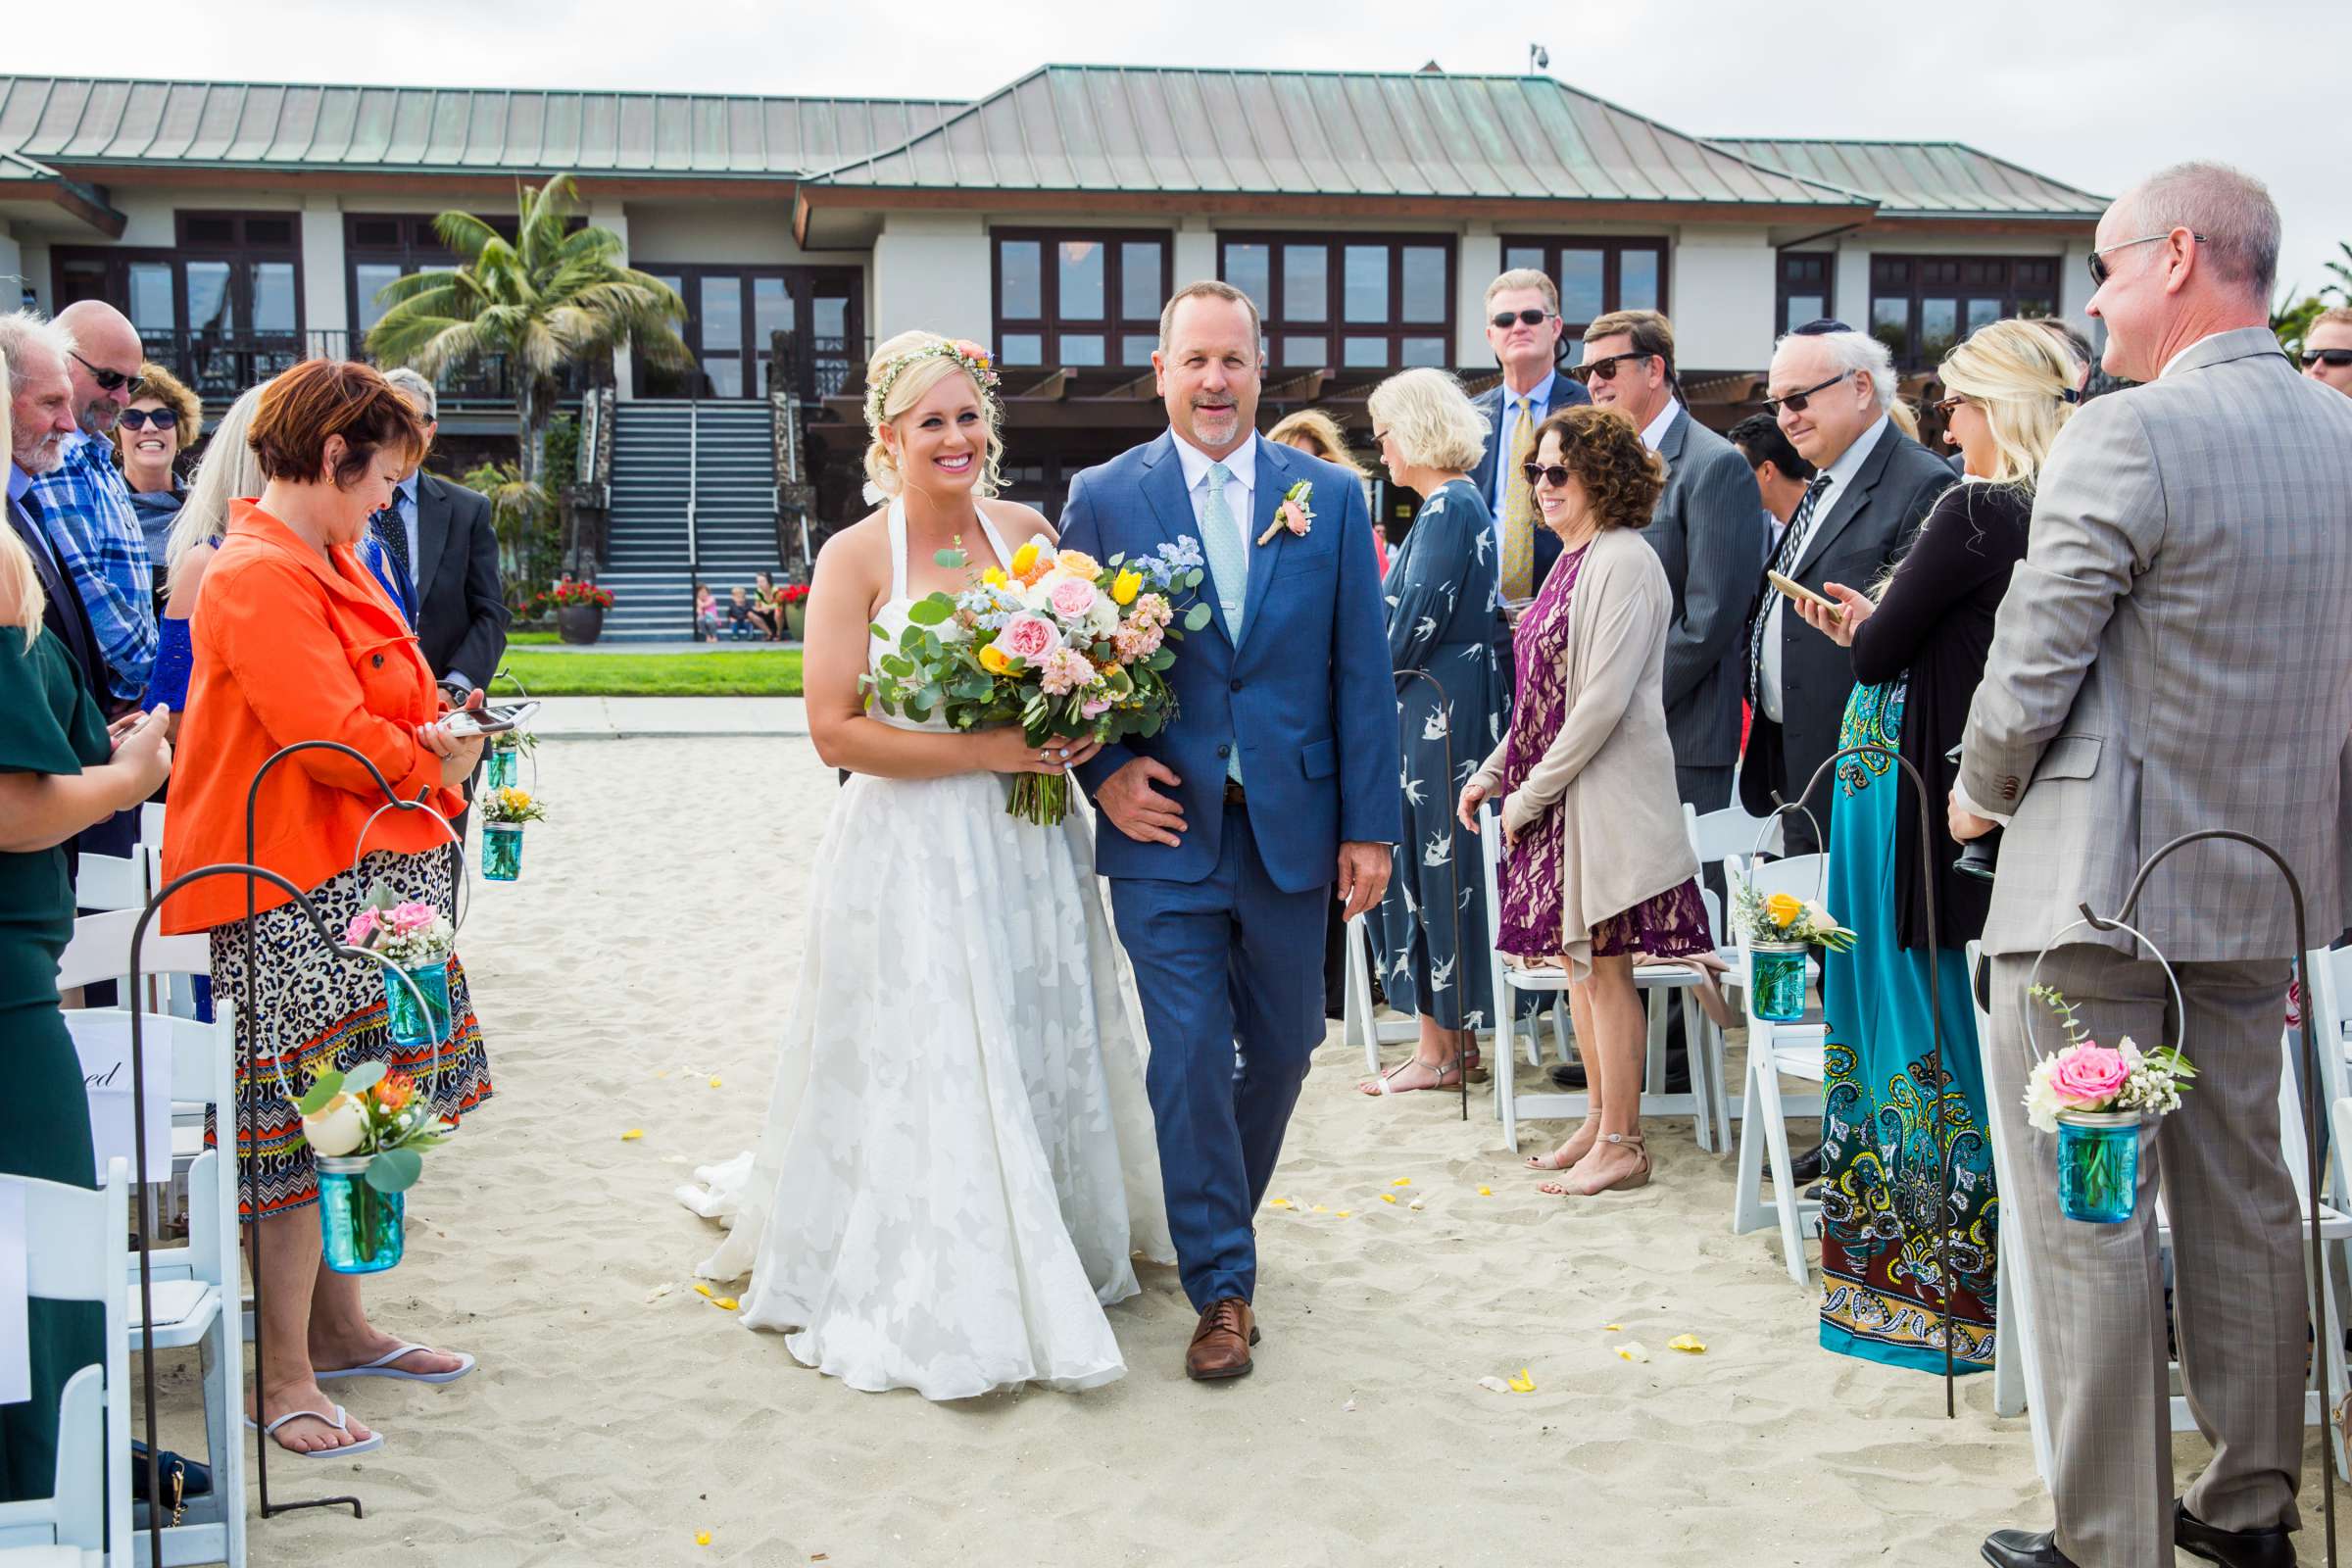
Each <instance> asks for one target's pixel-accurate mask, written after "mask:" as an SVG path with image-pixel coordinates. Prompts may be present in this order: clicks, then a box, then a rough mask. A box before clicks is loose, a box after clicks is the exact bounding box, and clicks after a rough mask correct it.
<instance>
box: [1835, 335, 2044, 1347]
mask: <svg viewBox="0 0 2352 1568" xmlns="http://www.w3.org/2000/svg"><path fill="white" fill-rule="evenodd" d="M2077 369H2078V367H2077V366H2076V365H2075V364H2074V363H2073V361H2072V359H2071V357H2070V356H2069V355H2068V353H2067V351H2066V350H2065V348H2064V347H2063V346H2062V344H2061V343H2060V340H2059V339H2058V338H2057V337H2056V336H2055V335H2053V334H2052V333H2050V332H2049V331H2048V330H2047V329H2046V328H2043V327H2039V326H2034V325H2031V324H2029V323H2026V322H2023V321H1999V322H1995V323H1993V324H1992V325H1989V326H1986V327H1985V328H1982V329H1981V330H1979V331H1978V332H1977V333H1976V334H1975V335H1974V336H1972V337H1971V338H1970V339H1969V340H1968V341H1967V342H1965V343H1963V344H1961V345H1960V346H1959V347H1958V348H1955V349H1954V350H1953V351H1952V352H1951V354H1950V355H1948V356H1947V357H1946V358H1945V360H1944V362H1943V365H1942V367H1941V368H1940V370H1939V372H1938V373H1939V375H1940V377H1941V379H1942V381H1943V384H1944V387H1945V390H1946V391H1947V392H1948V393H1950V394H1951V395H1950V396H1949V397H1948V398H1947V399H1946V400H1945V401H1944V403H1943V404H1942V405H1940V407H1941V409H1942V412H1943V413H1944V415H1945V416H1946V418H1947V420H1948V423H1949V429H1950V432H1951V439H1953V440H1954V442H1955V444H1957V445H1958V446H1959V447H1960V449H1961V453H1962V456H1963V458H1964V459H1965V461H1966V465H1967V476H1966V478H1965V479H1964V480H1963V481H1962V482H1961V483H1960V484H1957V485H1955V486H1953V487H1952V488H1951V489H1950V490H1948V491H1946V492H1945V493H1944V494H1943V495H1942V496H1941V497H1940V498H1939V499H1938V500H1937V501H1936V505H1935V507H1934V508H1933V509H1932V510H1931V511H1930V512H1929V514H1928V516H1927V520H1926V521H1924V522H1923V523H1921V524H1920V530H1919V534H1918V536H1917V538H1916V539H1915V540H1914V541H1913V543H1912V545H1911V548H1910V550H1909V552H1908V553H1907V554H1905V556H1904V557H1903V559H1902V561H1901V563H1900V564H1897V565H1896V567H1895V569H1894V572H1893V573H1892V575H1891V576H1890V577H1889V578H1888V579H1887V581H1886V582H1885V583H1884V584H1883V585H1880V588H1879V593H1878V597H1877V598H1876V599H1875V600H1874V599H1873V598H1872V597H1871V596H1870V595H1869V594H1866V593H1863V592H1861V591H1860V590H1859V589H1857V588H1856V587H1855V586H1854V585H1851V584H1838V583H1832V584H1830V585H1829V589H1828V591H1829V593H1830V594H1831V596H1832V597H1833V598H1835V599H1837V600H1838V603H1839V604H1840V606H1841V607H1842V613H1841V614H1840V615H1839V617H1838V619H1837V620H1835V621H1833V620H1832V619H1831V618H1830V617H1829V615H1828V614H1826V613H1823V612H1821V611H1818V610H1808V611H1807V612H1805V618H1806V620H1807V621H1809V622H1810V623H1811V624H1813V625H1814V626H1815V628H1816V629H1818V630H1820V631H1822V632H1824V633H1825V634H1827V635H1828V636H1830V637H1832V638H1834V639H1836V640H1837V641H1838V642H1839V643H1841V644H1843V645H1845V646H1846V647H1848V648H1850V649H1852V650H1853V656H1854V674H1855V678H1856V680H1857V681H1858V682H1859V684H1857V685H1856V686H1855V688H1854V692H1853V696H1852V697H1851V698H1850V699H1849V700H1848V701H1847V704H1846V710H1845V724H1844V727H1843V729H1842V731H1841V732H1840V734H1839V737H1838V744H1839V745H1840V746H1841V747H1846V746H1861V745H1877V746H1884V747H1887V748H1888V749H1890V750H1893V751H1895V752H1896V753H1898V754H1899V755H1900V756H1901V757H1902V758H1903V760H1905V761H1908V762H1909V763H1910V764H1911V765H1912V766H1913V767H1915V768H1917V769H1918V770H1919V773H1920V776H1921V777H1922V778H1924V779H1925V780H1926V781H1927V783H1928V787H1929V789H1930V790H1931V791H1932V792H1933V799H1932V800H1931V801H1929V802H1928V803H1927V806H1928V811H1927V819H1928V827H1929V840H1930V848H1929V852H1928V853H1929V859H1928V862H1927V863H1926V864H1924V865H1923V864H1922V863H1920V849H1919V809H1920V804H1921V803H1920V802H1919V801H1918V800H1917V798H1916V792H1915V791H1914V790H1913V789H1912V787H1911V786H1910V784H1909V782H1908V779H1907V777H1906V776H1905V775H1904V774H1903V773H1902V771H1901V770H1900V769H1899V768H1897V767H1896V766H1895V763H1894V761H1893V760H1892V759H1890V758H1887V757H1885V756H1875V755H1867V754H1866V755H1863V756H1857V757H1848V758H1846V759H1844V760H1841V761H1840V762H1839V763H1838V779H1837V794H1836V796H1835V798H1834V800H1833V802H1832V807H1831V817H1830V882H1829V889H1828V897H1827V901H1826V902H1827V903H1828V905H1829V907H1830V910H1831V912H1832V913H1834V914H1836V915H1837V916H1838V917H1839V918H1840V919H1841V920H1842V921H1843V922H1844V923H1845V924H1847V925H1849V926H1851V927H1853V928H1854V930H1855V932H1856V933H1857V940H1856V941H1855V943H1854V947H1853V951H1852V952H1851V953H1847V954H1831V955H1829V956H1827V958H1826V960H1825V962H1824V964H1823V969H1822V997H1823V1002H1824V1010H1825V1013H1826V1016H1827V1019H1828V1023H1829V1037H1828V1042H1827V1052H1828V1075H1827V1078H1826V1080H1825V1091H1826V1094H1825V1099H1824V1107H1825V1108H1824V1113H1823V1119H1822V1173H1823V1178H1824V1180H1823V1188H1822V1248H1821V1252H1822V1278H1823V1299H1822V1308H1821V1343H1822V1345H1823V1347H1824V1348H1828V1349H1832V1350H1837V1351H1839V1352H1840V1353H1843V1354H1847V1355H1854V1356H1859V1357H1861V1358H1863V1359H1865V1360H1871V1361H1878V1362H1882V1363H1884V1364H1887V1365H1890V1366H1902V1367H1913V1368H1917V1369H1920V1370H1925V1371H1941V1370H1942V1368H1943V1359H1944V1353H1943V1352H1944V1342H1945V1339H1946V1336H1947V1333H1948V1336H1949V1339H1950V1341H1951V1354H1952V1364H1953V1366H1954V1368H1955V1369H1956V1370H1959V1371H1962V1372H1978V1371H1983V1370H1985V1368H1987V1367H1989V1366H1991V1365H1992V1348H1993V1321H1994V1311H1995V1293H1994V1278H1993V1260H1994V1234H1995V1231H1996V1229H1997V1226H1998V1222H1999V1215H1998V1202H1997V1200H1996V1196H1995V1194H1994V1192H1993V1185H1992V1150H1991V1145H1990V1143H1989V1142H1988V1139H1987V1134H1986V1132H1985V1083H1984V1078H1983V1075H1982V1073H1981V1071H1980V1067H1979V1062H1978V1057H1977V1050H1976V1033H1975V1030H1976V1018H1975V1009H1974V1005H1973V1002H1972V999H1971V998H1970V995H1969V981H1968V971H1967V963H1966V959H1965V956H1964V954H1963V949H1964V948H1965V947H1966V946H1967V944H1968V943H1970V942H1972V941H1974V940H1975V939H1976V938H1977V937H1978V936H1979V935H1981V934H1982V933H1983V930H1984V924H1985V895H1986V891H1987V885H1986V884H1985V883H1983V882H1980V881H1976V880H1974V879H1971V878H1969V877H1967V876H1965V875H1963V874H1961V873H1958V872H1956V871H1954V870H1953V869H1952V865H1953V862H1954V860H1956V859H1957V858H1958V857H1959V853H1960V852H1959V846H1958V845H1956V844H1954V843H1953V842H1952V839H1951V836H1950V834H1949V832H1948V830H1947V829H1946V826H1945V821H1944V811H1943V799H1944V795H1945V793H1946V792H1947V791H1948V790H1949V788H1950V786H1951V781H1952V776H1953V774H1954V773H1955V772H1956V771H1957V769H1956V767H1955V766H1954V764H1952V763H1950V762H1948V761H1946V760H1944V754H1945V753H1946V752H1947V751H1949V750H1950V749H1951V748H1952V747H1953V746H1955V745H1956V744H1957V743H1958V741H1959V739H1960V736H1961V734H1962V732H1963V730H1964V729H1965V728H1966V726H1967V722H1968V708H1969V701H1970V699H1971V697H1972V696H1973V694H1974V693H1975V691H1976V688H1977V685H1978V683H1979V682H1980V681H1981V680H1982V679H1983V678H1984V673H1985V655H1986V653H1987V652H1988V650H1989V649H1990V647H1991V644H1992V628H1993V620H1994V616H1995V614H1996V613H1997V612H1998V611H1999V609H2000V603H2001V598H2002V595H2003V594H2004V593H2005V592H2006V591H2007V589H2008V585H2009V576H2010V572H2011V570H2012V569H2013V568H2014V567H2015V566H2016V564H2017V563H2018V562H2019V561H2021V560H2023V559H2024V557H2025V553H2026V528H2027V523H2028V521H2029V519H2030V518H2031V516H2032V512H2033V496H2034V476H2035V475H2036V474H2037V473H2038V472H2039V470H2040V466H2041V460H2042V458H2043V456H2044V455H2045V454H2046V453H2047V452H2048V450H2049V444H2050V441H2051V439H2052V438H2053V437H2055V436H2056V434H2057V432H2058V429H2059V427H2060V426H2061V425H2062V424H2063V423H2064V422H2065V419H2066V417H2067V416H2068V415H2069V414H2070V413H2071V412H2072V411H2073V406H2074V405H2073V396H2074V385H2075V375H2076V371H2077ZM1931 907H1932V908H1933V911H1934V914H1935V932H1934V940H1933V941H1932V942H1931V940H1930V933H1929V930H1928V924H1929V921H1928V914H1929V911H1930V909H1931ZM1931 1006H1933V1007H1935V1008H1936V1013H1935V1014H1931V1013H1930V1011H1929V1009H1930V1007H1931ZM1937 1016H1939V1017H1940V1018H1941V1021H1942V1026H1943V1055H1942V1061H1941V1063H1940V1064H1938V1063H1937V1062H1936V1059H1935V1054H1934V1052H1933V1044H1934V1030H1933V1023H1932V1018H1934V1017H1937ZM1938 1065H1940V1071H1938ZM1947 1162H1948V1164H1949V1166H1950V1184H1949V1196H1948V1198H1947V1197H1946V1194H1945V1184H1944V1166H1945V1164H1946V1163H1947Z"/></svg>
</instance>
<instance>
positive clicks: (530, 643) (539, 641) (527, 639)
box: [507, 629, 564, 648]
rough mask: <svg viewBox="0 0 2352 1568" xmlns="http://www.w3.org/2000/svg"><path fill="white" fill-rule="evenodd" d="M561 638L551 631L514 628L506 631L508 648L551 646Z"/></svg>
mask: <svg viewBox="0 0 2352 1568" xmlns="http://www.w3.org/2000/svg"><path fill="white" fill-rule="evenodd" d="M563 640H564V639H563V638H561V637H559V636H557V635H556V634H555V633H554V632H552V631H527V630H522V629H516V630H513V631H510V632H508V633H507V646H508V647H509V648H552V647H554V646H555V645H556V644H557V643H560V642H562V641H563Z"/></svg>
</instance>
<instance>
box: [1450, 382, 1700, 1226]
mask: <svg viewBox="0 0 2352 1568" xmlns="http://www.w3.org/2000/svg"><path fill="white" fill-rule="evenodd" d="M1528 479H1529V483H1530V485H1531V486H1532V487H1533V489H1534V491H1535V496H1536V505H1537V506H1538V508H1539V509H1540V510H1541V513H1542V515H1543V519H1544V526H1545V527H1547V528H1549V529H1551V530H1552V532H1554V533H1556V534H1558V535H1559V537H1560V544H1561V555H1560V560H1559V563H1558V564H1556V565H1554V566H1553V567H1552V569H1551V573H1550V575H1549V576H1548V577H1546V578H1545V579H1544V590H1543V592H1542V593H1540V594H1538V595H1537V596H1536V601H1535V603H1534V604H1533V605H1531V606H1529V607H1528V611H1527V613H1526V614H1525V615H1523V616H1522V617H1521V618H1520V621H1519V625H1518V629H1517V631H1516V632H1515V633H1514V635H1513V639H1512V642H1513V650H1512V651H1513V658H1514V661H1515V662H1516V663H1517V666H1518V689H1517V695H1516V697H1515V699H1514V702H1513V706H1512V711H1511V728H1510V733H1509V734H1508V735H1506V736H1505V737H1504V738H1503V741H1502V744H1501V745H1499V746H1497V747H1496V748H1495V752H1494V755H1493V756H1491V757H1489V758H1488V759H1487V760H1486V763H1485V765H1484V766H1482V767H1481V768H1480V769H1479V770H1478V772H1477V773H1476V774H1475V775H1473V776H1472V778H1471V780H1470V782H1469V783H1468V784H1467V785H1465V786H1464V787H1463V789H1462V795H1461V802H1460V808H1459V809H1460V813H1461V816H1462V819H1463V820H1464V821H1465V822H1475V821H1476V820H1477V812H1478V810H1479V808H1480V805H1481V803H1483V802H1485V801H1486V800H1488V799H1489V798H1490V797H1493V796H1497V795H1499V796H1500V797H1501V799H1502V832H1503V838H1504V840H1505V842H1506V843H1507V844H1508V845H1509V849H1508V850H1507V852H1506V853H1505V855H1504V858H1503V864H1502V874H1501V887H1500V893H1501V907H1500V909H1498V910H1497V911H1496V917H1495V929H1496V933H1497V936H1496V946H1498V947H1500V948H1501V949H1502V950H1503V951H1504V952H1505V953H1507V954H1510V955H1512V956H1514V957H1517V958H1519V959H1521V960H1524V961H1527V962H1531V963H1552V964H1563V963H1564V964H1565V965H1566V966H1567V968H1568V972H1569V989H1568V1005H1569V1008H1570V1011H1571V1013H1572V1015H1573V1016H1574V1018H1575V1022H1576V1038H1577V1041H1578V1046H1579V1049H1580V1050H1581V1051H1582V1052H1583V1054H1584V1057H1585V1064H1586V1069H1587V1073H1588V1077H1589V1081H1590V1083H1591V1085H1592V1091H1591V1094H1592V1098H1591V1100H1590V1102H1589V1106H1590V1109H1589V1113H1588V1114H1587V1116H1586V1118H1585V1122H1584V1125H1583V1126H1581V1127H1579V1128H1578V1129H1577V1130H1576V1132H1575V1133H1574V1134H1573V1135H1571V1136H1570V1137H1569V1139H1568V1141H1567V1142H1566V1143H1564V1144H1562V1145H1560V1147H1559V1148H1558V1149H1556V1150H1554V1151H1553V1152H1551V1153H1549V1154H1546V1155H1539V1156H1537V1157H1535V1158H1533V1159H1530V1160H1529V1161H1528V1163H1529V1164H1530V1165H1531V1166H1533V1167H1534V1168H1536V1169H1538V1170H1551V1171H1560V1172H1564V1173H1565V1174H1564V1175H1563V1177H1562V1179H1561V1180H1559V1181H1556V1182H1546V1183H1545V1184H1544V1186H1543V1188H1542V1191H1544V1192H1546V1193H1562V1194H1573V1195H1575V1196H1577V1197H1588V1198H1589V1197H1591V1196H1593V1194H1596V1193H1603V1192H1607V1191H1610V1190H1611V1189H1624V1188H1633V1187H1640V1186H1642V1185H1644V1184H1645V1183H1647V1182H1648V1180H1649V1154H1648V1152H1647V1151H1646V1150H1645V1149H1644V1148H1643V1147H1642V1067H1643V1060H1642V1057H1643V1052H1644V1048H1645V1043H1646V1039H1647V1034H1648V1031H1647V1029H1646V1027H1645V1025H1644V1021H1643V1018H1642V1001H1641V998H1640V996H1639V994H1638V993H1636V991H1635V990H1634V959H1635V956H1636V955H1637V954H1647V955H1649V956H1655V957H1680V956H1699V955H1704V956H1705V957H1706V958H1707V959H1708V960H1709V961H1710V962H1712V960H1713V958H1714V953H1715V945H1714V942H1713V941H1712V940H1711V939H1710V937H1709V936H1708V933H1707V917H1706V906H1705V904H1704V903H1703V902H1702V901H1701V899H1700V897H1699V891H1698V858H1697V857H1696V856H1695V855H1694V854H1693V853H1692V852H1691V841H1690V838H1689V836H1688V834H1687V833H1686V832H1685V830H1684V827H1683V814H1682V808H1681V806H1680V805H1679V804H1678V802H1677V797H1676V794H1675V787H1674V749H1673V747H1672V746H1671V745H1670V744H1669V742H1668V741H1667V738H1666V702H1665V696H1664V691H1663V687H1664V680H1665V659H1666V628H1667V621H1668V618H1669V616H1670V615H1671V613H1672V607H1673V596H1672V594H1671V593H1670V592H1669V590H1668V588H1667V584H1666V572H1665V568H1664V567H1663V566H1661V565H1660V564H1658V556H1657V552H1656V551H1654V550H1652V549H1650V548H1649V546H1648V545H1646V544H1644V543H1643V542H1642V540H1641V539H1640V538H1638V537H1636V534H1635V530H1637V529H1640V528H1643V527H1646V526H1647V525H1648V523H1649V516H1650V510H1651V508H1653V507H1654V506H1655V505H1656V504H1657V499H1658V492H1659V491H1660V490H1661V489H1663V488H1664V486H1665V483H1666V470H1665V467H1664V466H1663V465H1662V464H1661V463H1660V462H1659V461H1658V459H1657V458H1656V457H1655V456H1654V455H1653V454H1652V453H1651V452H1650V451H1649V449H1648V448H1647V447H1645V446H1643V445H1642V437H1641V433H1640V432H1639V431H1637V430H1636V429H1635V428H1634V425H1633V421H1632V420H1630V419H1628V418H1627V417H1625V416H1624V415H1622V414H1619V413H1617V412H1615V411H1614V410H1610V409H1598V408H1591V407H1581V408H1570V409H1564V410H1562V411H1560V412H1559V413H1557V414H1555V415H1553V416H1552V417H1549V418H1547V419H1545V420H1544V423H1543V424H1541V425H1540V426H1538V427H1537V430H1536V447H1535V454H1534V458H1533V460H1532V461H1531V462H1530V463H1529V465H1528Z"/></svg>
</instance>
